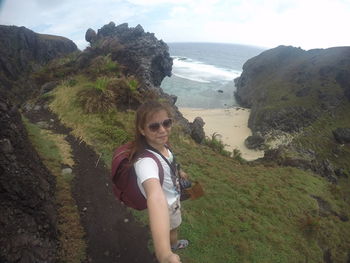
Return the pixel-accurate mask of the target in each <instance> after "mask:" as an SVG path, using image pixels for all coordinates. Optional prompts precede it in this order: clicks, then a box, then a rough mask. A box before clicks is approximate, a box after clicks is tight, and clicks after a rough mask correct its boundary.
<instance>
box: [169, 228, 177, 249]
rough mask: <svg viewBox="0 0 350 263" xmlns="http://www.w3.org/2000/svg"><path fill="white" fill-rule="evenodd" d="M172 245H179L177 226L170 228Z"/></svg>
mask: <svg viewBox="0 0 350 263" xmlns="http://www.w3.org/2000/svg"><path fill="white" fill-rule="evenodd" d="M170 245H171V246H172V247H174V246H176V245H177V228H174V229H171V230H170Z"/></svg>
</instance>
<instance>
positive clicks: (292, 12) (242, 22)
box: [0, 0, 350, 49]
mask: <svg viewBox="0 0 350 263" xmlns="http://www.w3.org/2000/svg"><path fill="white" fill-rule="evenodd" d="M349 13H350V3H349V1H347V0H308V1H305V0H99V1H97V0H75V1H68V0H50V1H48V0H27V1H23V0H7V1H5V2H4V4H3V7H2V10H1V11H0V23H1V24H14V25H18V26H22V25H23V26H26V27H28V28H31V29H35V30H38V31H39V32H40V33H47V34H57V35H62V36H65V37H68V38H71V39H72V40H73V41H75V42H76V43H77V44H79V46H80V47H83V44H82V43H85V44H86V42H85V40H84V37H85V32H86V30H87V29H88V28H89V27H91V28H93V29H95V30H97V29H98V28H100V27H102V26H103V25H104V24H107V23H109V22H110V21H114V22H115V23H116V24H120V23H125V22H127V23H129V25H130V26H136V25H137V24H141V25H142V26H143V28H144V29H145V30H146V31H149V32H154V33H155V34H156V37H158V38H160V39H163V40H165V41H207V42H231V43H241V44H250V45H258V46H267V47H274V46H277V45H280V44H284V45H294V46H301V47H302V48H306V49H309V48H317V47H330V46H336V45H350V35H349V34H347V32H348V27H347V24H348V14H349Z"/></svg>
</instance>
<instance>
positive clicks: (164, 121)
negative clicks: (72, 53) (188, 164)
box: [131, 101, 188, 263]
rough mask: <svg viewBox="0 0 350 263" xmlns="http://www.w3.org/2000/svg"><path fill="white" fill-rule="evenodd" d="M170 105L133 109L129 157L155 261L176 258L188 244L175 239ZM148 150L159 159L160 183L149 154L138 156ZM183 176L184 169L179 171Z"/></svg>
mask: <svg viewBox="0 0 350 263" xmlns="http://www.w3.org/2000/svg"><path fill="white" fill-rule="evenodd" d="M171 116H172V114H171V110H170V107H168V106H166V105H164V104H161V103H159V102H157V101H149V102H146V103H144V104H142V105H141V106H140V107H139V108H138V110H137V112H136V121H135V140H134V144H133V149H132V155H131V156H132V160H133V165H134V168H135V173H136V176H137V183H138V186H139V188H140V190H141V192H142V194H143V195H144V197H145V198H146V199H147V209H148V215H149V222H150V228H151V233H152V238H153V242H154V247H155V251H156V256H157V259H158V260H159V262H162V263H163V262H164V263H166V262H169V263H170V262H171V263H176V262H180V258H179V256H178V255H177V254H175V253H174V251H175V250H177V249H181V248H185V247H187V246H188V241H187V240H178V238H177V229H178V227H179V226H180V224H181V221H182V218H181V205H180V187H179V177H178V174H180V173H178V172H177V171H176V164H175V157H174V155H173V153H172V152H171V151H170V149H169V147H168V141H169V136H170V133H171V127H172V124H173V121H172V119H171ZM144 151H150V152H151V153H152V154H154V155H155V156H156V158H158V159H159V161H160V163H161V165H162V168H163V173H164V180H163V184H161V183H160V179H159V168H158V165H157V163H156V161H155V160H154V159H152V158H150V157H144V158H139V157H138V156H140V154H142V153H143V152H144ZM181 174H182V175H184V176H186V174H185V173H181Z"/></svg>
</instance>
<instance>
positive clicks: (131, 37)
mask: <svg viewBox="0 0 350 263" xmlns="http://www.w3.org/2000/svg"><path fill="white" fill-rule="evenodd" d="M85 38H86V40H87V41H89V42H90V44H91V47H92V48H94V47H98V49H101V52H103V53H106V54H108V53H111V56H112V59H113V60H117V61H118V62H119V63H121V64H123V65H125V66H126V68H127V73H130V74H135V75H136V76H137V78H138V79H140V80H142V81H143V85H144V87H143V88H146V87H147V88H153V87H159V86H160V84H161V82H162V80H163V79H164V77H166V76H171V69H172V65H173V61H172V58H171V57H170V55H169V48H168V46H167V45H166V44H165V43H164V42H163V41H162V40H158V39H157V38H156V37H155V36H154V34H153V33H149V32H145V31H144V30H143V28H142V26H140V25H137V26H136V27H134V28H132V27H129V26H128V24H127V23H124V24H120V25H118V26H116V25H115V23H113V22H110V23H109V24H108V25H104V26H103V27H102V28H101V29H99V30H98V31H97V34H96V33H95V31H94V30H92V29H88V31H87V32H86V36H85Z"/></svg>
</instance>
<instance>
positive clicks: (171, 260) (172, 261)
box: [160, 253, 181, 263]
mask: <svg viewBox="0 0 350 263" xmlns="http://www.w3.org/2000/svg"><path fill="white" fill-rule="evenodd" d="M160 263H181V261H180V257H179V256H178V255H177V254H174V253H171V254H169V255H167V256H166V257H164V259H162V260H161V261H160Z"/></svg>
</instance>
